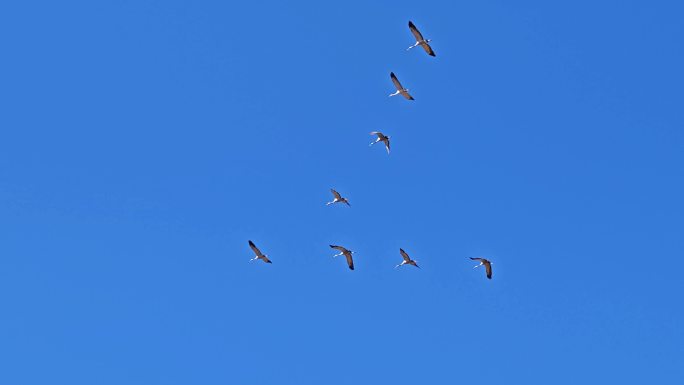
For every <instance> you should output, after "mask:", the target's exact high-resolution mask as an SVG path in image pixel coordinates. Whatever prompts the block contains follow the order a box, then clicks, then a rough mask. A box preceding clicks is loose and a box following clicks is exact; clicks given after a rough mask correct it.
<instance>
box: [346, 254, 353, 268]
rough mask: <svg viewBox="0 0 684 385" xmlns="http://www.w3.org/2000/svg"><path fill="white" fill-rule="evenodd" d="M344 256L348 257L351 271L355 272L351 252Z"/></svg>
mask: <svg viewBox="0 0 684 385" xmlns="http://www.w3.org/2000/svg"><path fill="white" fill-rule="evenodd" d="M344 256H345V257H347V265H349V269H351V270H354V260H353V259H352V255H351V253H350V252H349V251H347V252H346V253H344Z"/></svg>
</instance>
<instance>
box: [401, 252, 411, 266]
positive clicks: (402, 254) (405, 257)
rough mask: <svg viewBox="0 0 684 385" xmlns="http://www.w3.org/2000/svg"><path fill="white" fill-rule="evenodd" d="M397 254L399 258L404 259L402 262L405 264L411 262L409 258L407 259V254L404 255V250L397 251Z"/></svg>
mask: <svg viewBox="0 0 684 385" xmlns="http://www.w3.org/2000/svg"><path fill="white" fill-rule="evenodd" d="M399 253H400V254H401V257H402V258H404V261H406V263H409V262H411V258H410V257H409V255H408V254H406V252H405V251H404V249H399Z"/></svg>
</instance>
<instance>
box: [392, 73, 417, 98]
mask: <svg viewBox="0 0 684 385" xmlns="http://www.w3.org/2000/svg"><path fill="white" fill-rule="evenodd" d="M390 77H391V78H392V83H394V87H395V88H396V89H397V92H395V93H393V94H390V95H389V96H397V95H399V94H401V96H403V97H405V98H406V99H408V100H414V99H413V96H411V95H409V93H408V91H409V90H408V88H404V87H402V85H401V83H399V79H397V76H396V75H395V74H394V72H390Z"/></svg>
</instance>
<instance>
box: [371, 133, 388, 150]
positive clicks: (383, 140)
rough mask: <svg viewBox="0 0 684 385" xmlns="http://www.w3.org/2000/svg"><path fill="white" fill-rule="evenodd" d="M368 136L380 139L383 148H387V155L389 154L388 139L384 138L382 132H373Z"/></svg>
mask: <svg viewBox="0 0 684 385" xmlns="http://www.w3.org/2000/svg"><path fill="white" fill-rule="evenodd" d="M370 134H371V135H375V136H377V137H378V139H380V140H381V141H382V142H383V143H385V147H387V153H388V154H389V152H390V142H389V138H388V137H387V136H385V134H383V133H382V132H379V131H373V132H371V133H370ZM374 143H377V142H374ZM374 143H371V144H374Z"/></svg>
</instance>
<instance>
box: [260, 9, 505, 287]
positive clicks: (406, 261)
mask: <svg viewBox="0 0 684 385" xmlns="http://www.w3.org/2000/svg"><path fill="white" fill-rule="evenodd" d="M408 27H409V30H410V31H411V33H412V34H413V36H414V37H415V38H416V42H415V43H414V44H413V45H411V46H410V47H408V48H407V49H406V50H407V51H409V50H411V49H412V48H415V47H418V46H421V47H422V48H423V49H424V50H425V52H426V53H427V54H428V55H430V56H433V57H434V56H436V55H435V51H433V50H432V47H431V46H430V39H425V38H424V37H423V34H421V33H420V31H419V30H418V28H416V26H415V25H414V24H413V23H412V22H411V21H409V22H408ZM390 78H391V79H392V83H393V84H394V87H395V88H396V89H397V90H396V91H395V92H393V93H391V94H390V95H389V96H390V97H391V96H397V95H401V96H403V97H404V98H405V99H407V100H415V99H414V98H413V96H411V94H409V90H408V88H404V86H402V85H401V83H400V82H399V79H397V76H396V75H395V74H394V72H390ZM370 135H372V136H375V137H376V139H375V140H374V141H373V142H371V144H370V146H372V145H374V144H376V143H379V142H382V143H383V144H384V145H385V149H386V150H387V154H389V153H390V137H389V136H388V135H385V134H383V133H382V132H379V131H373V132H371V133H370ZM330 192H332V195H333V200H332V201H330V202H328V203H326V206H329V205H333V204H336V203H343V204H346V205H347V206H351V205H350V204H349V200H348V199H347V198H345V197H343V196H342V195H341V194H340V193H339V192H337V191H336V190H335V189H330ZM249 247H250V248H252V251H253V252H254V258H252V259H251V260H250V261H255V260H262V261H264V262H266V263H272V262H271V260H270V259H269V258H268V257H267V256H266V254H264V253H262V252H261V250H259V248H258V247H257V246H256V245H255V244H254V242H252V241H251V240H250V241H249ZM330 248H332V249H335V250H337V251H338V252H339V253H337V254H335V255H333V257H339V256H341V255H344V257H345V258H346V259H347V266H349V269H351V270H354V258H353V254H354V252H353V251H351V250H349V249H347V248H346V247H344V246H339V245H330ZM399 254H401V257H402V259H403V260H402V261H401V263H400V264H398V265H397V266H396V267H395V268H398V267H401V266H404V265H412V266H415V267H418V268H420V266H418V263H417V261H416V260H415V259H411V257H410V256H409V255H408V253H406V252H405V251H404V249H401V248H400V249H399ZM470 259H472V260H473V261H478V262H480V263H479V264H478V265H475V266H474V268H477V267H480V266H484V267H485V271H486V274H487V278H489V279H492V262H490V261H489V260H488V259H485V258H472V257H471V258H470Z"/></svg>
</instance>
